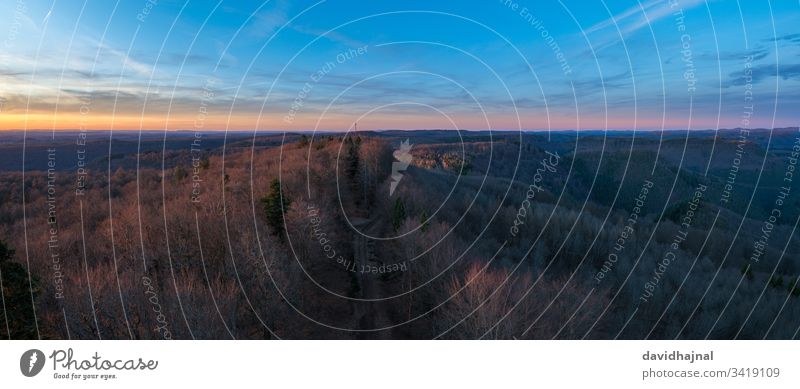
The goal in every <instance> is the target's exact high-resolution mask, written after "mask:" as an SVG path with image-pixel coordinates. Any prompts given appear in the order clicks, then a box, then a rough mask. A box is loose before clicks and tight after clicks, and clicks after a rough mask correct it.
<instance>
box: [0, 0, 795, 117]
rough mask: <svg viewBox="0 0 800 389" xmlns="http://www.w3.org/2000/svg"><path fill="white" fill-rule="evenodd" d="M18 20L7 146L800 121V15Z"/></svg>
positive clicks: (608, 9)
mask: <svg viewBox="0 0 800 389" xmlns="http://www.w3.org/2000/svg"><path fill="white" fill-rule="evenodd" d="M1 7H2V9H4V10H5V11H6V12H3V14H2V16H0V78H2V79H3V81H2V83H0V109H2V111H1V112H0V118H1V120H0V128H4V129H12V128H17V129H21V128H28V129H32V128H44V129H50V128H56V129H69V128H73V129H74V128H79V127H81V128H84V127H85V128H96V129H104V128H113V129H157V130H160V129H165V128H166V129H192V128H202V129H205V130H214V129H236V130H240V129H245V130H250V129H258V130H301V129H303V130H307V129H314V128H316V129H320V130H341V129H345V128H347V127H348V126H349V125H350V123H352V122H354V121H358V122H359V128H360V129H386V128H408V129H412V128H459V129H487V128H491V129H518V128H522V129H547V128H553V129H575V128H578V129H605V128H608V129H631V128H637V129H660V128H674V129H685V128H692V129H706V128H718V127H719V128H732V127H740V126H750V127H753V128H757V127H772V126H773V123H774V126H775V127H782V126H797V123H798V119H800V114H798V111H799V110H797V108H796V107H797V106H798V101H799V100H800V99H799V97H800V96H798V91H800V88H798V87H799V86H800V85H798V84H800V83H799V82H798V80H799V79H800V61H799V59H800V58H798V55H799V54H800V30H799V29H798V27H797V20H800V18H798V16H800V12H799V11H800V3H798V1H795V0H792V1H789V0H783V1H769V2H768V1H738V2H737V1H732V0H723V1H701V0H682V1H644V0H643V1H605V2H603V1H598V2H594V1H592V2H587V1H561V2H559V1H549V0H544V1H506V0H494V1H490V0H486V1H435V2H432V1H369V2H367V1H340V0H329V1H321V2H314V1H282V0H271V1H268V2H253V3H249V2H241V1H239V2H233V1H221V2H217V1H191V2H190V3H185V2H183V1H167V0H159V1H158V2H156V3H149V2H147V1H138V0H137V1H120V2H114V1H96V0H95V1H87V2H85V3H82V2H79V1H69V2H67V1H56V2H49V1H27V0H4V1H2V6H1ZM148 7H149V10H150V11H149V13H148V14H146V15H145V14H144V12H143V10H144V9H147V8H148ZM679 12H682V15H683V17H682V18H681V17H680V13H679ZM687 71H690V72H692V74H693V77H688V76H687ZM687 78H688V80H687ZM751 102H752V104H753V107H752V117H751V118H750V121H749V122H747V121H743V120H742V117H743V115H749V113H748V112H749V111H750V108H748V106H749V105H750V103H751Z"/></svg>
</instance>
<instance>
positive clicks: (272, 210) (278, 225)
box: [261, 178, 291, 240]
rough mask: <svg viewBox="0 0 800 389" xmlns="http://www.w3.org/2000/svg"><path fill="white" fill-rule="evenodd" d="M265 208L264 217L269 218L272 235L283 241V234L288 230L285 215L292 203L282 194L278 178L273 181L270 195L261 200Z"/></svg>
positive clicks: (268, 223)
mask: <svg viewBox="0 0 800 389" xmlns="http://www.w3.org/2000/svg"><path fill="white" fill-rule="evenodd" d="M261 204H262V205H263V206H264V215H265V216H266V218H267V225H269V226H270V227H272V233H273V234H274V235H277V236H278V237H279V238H280V239H281V240H283V233H284V231H286V228H285V226H284V223H283V214H284V213H286V211H287V210H288V209H289V205H290V204H291V201H290V200H289V198H287V197H286V196H285V195H284V194H282V193H281V182H280V180H278V179H277V178H276V179H274V180H272V183H271V184H270V186H269V193H267V195H266V196H264V197H263V198H262V199H261Z"/></svg>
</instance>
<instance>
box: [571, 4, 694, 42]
mask: <svg viewBox="0 0 800 389" xmlns="http://www.w3.org/2000/svg"><path fill="white" fill-rule="evenodd" d="M705 2H706V0H682V1H680V2H678V3H677V4H678V6H679V7H680V8H677V7H676V8H677V9H676V8H672V7H671V6H670V2H668V1H663V0H651V1H649V2H645V3H643V4H640V5H637V6H634V7H631V8H628V9H626V10H624V11H622V12H620V13H618V14H616V15H613V16H612V17H610V18H608V19H606V20H603V21H602V22H599V23H597V24H595V25H593V26H591V27H589V28H587V29H585V30H584V31H585V32H586V34H587V35H588V34H592V33H595V32H599V31H606V30H608V29H609V28H611V29H612V31H614V34H616V31H615V30H616V29H614V26H617V27H618V28H619V30H620V31H621V32H622V37H623V38H625V37H627V36H629V35H631V34H633V33H635V32H636V31H639V30H641V29H642V28H644V27H647V26H648V25H649V24H652V23H656V22H658V21H659V20H661V19H664V18H666V17H668V16H670V15H672V14H673V13H674V12H676V11H677V10H678V9H682V10H683V11H687V10H689V9H691V8H694V7H697V6H699V5H701V4H704V3H705Z"/></svg>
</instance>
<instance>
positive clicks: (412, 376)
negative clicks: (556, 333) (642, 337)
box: [0, 341, 800, 389]
mask: <svg viewBox="0 0 800 389" xmlns="http://www.w3.org/2000/svg"><path fill="white" fill-rule="evenodd" d="M797 352H798V343H796V342H793V341H764V342H747V341H738V342H725V341H495V342H486V341H484V342H481V341H402V342H401V341H238V342H237V341H171V342H169V341H4V342H2V346H0V377H2V381H0V382H2V383H3V385H2V387H3V388H15V389H16V388H43V387H51V386H52V387H66V388H69V387H80V388H86V387H103V388H107V387H108V388H143V387H155V388H166V387H173V386H182V387H186V388H194V387H231V385H233V386H234V387H253V386H259V387H277V388H287V387H288V388H293V387H294V388H322V387H324V388H347V389H354V388H424V387H433V385H437V386H440V387H448V388H502V387H513V388H520V387H537V386H543V385H558V386H559V387H567V388H570V387H579V386H578V385H581V386H580V387H598V388H610V387H613V388H638V387H648V388H650V387H654V388H660V387H663V388H674V387H675V385H680V386H681V387H682V388H687V387H689V388H691V387H724V388H737V387H758V388H797V387H798V385H799V384H800V378H798V375H797V371H796V370H797V360H796V356H797Z"/></svg>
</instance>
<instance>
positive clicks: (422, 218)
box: [419, 209, 430, 232]
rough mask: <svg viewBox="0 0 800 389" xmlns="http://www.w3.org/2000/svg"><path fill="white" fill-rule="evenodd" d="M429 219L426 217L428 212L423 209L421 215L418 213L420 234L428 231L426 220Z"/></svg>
mask: <svg viewBox="0 0 800 389" xmlns="http://www.w3.org/2000/svg"><path fill="white" fill-rule="evenodd" d="M429 218H430V216H428V211H426V210H424V209H423V210H422V213H420V215H419V223H420V230H422V232H425V230H427V229H428V219H429Z"/></svg>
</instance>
